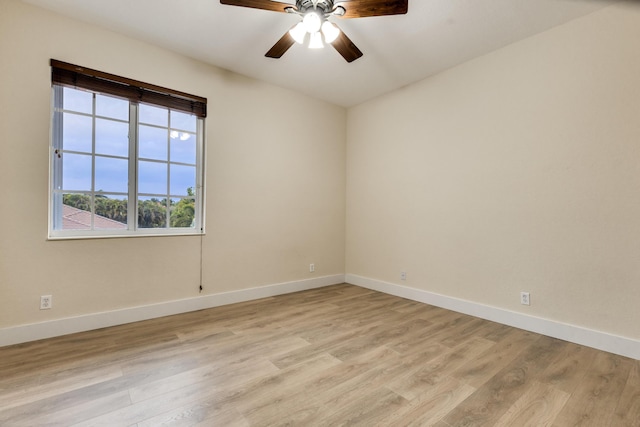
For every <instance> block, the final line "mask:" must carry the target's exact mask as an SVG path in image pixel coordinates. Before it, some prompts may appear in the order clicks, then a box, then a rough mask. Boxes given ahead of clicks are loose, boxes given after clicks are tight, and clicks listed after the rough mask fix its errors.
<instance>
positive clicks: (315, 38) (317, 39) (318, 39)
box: [309, 31, 324, 49]
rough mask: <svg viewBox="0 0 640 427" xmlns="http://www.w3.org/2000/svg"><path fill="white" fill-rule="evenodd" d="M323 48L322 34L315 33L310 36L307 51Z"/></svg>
mask: <svg viewBox="0 0 640 427" xmlns="http://www.w3.org/2000/svg"><path fill="white" fill-rule="evenodd" d="M322 48H324V43H322V34H320V32H318V31H316V32H315V33H312V34H311V39H310V40H309V49H322Z"/></svg>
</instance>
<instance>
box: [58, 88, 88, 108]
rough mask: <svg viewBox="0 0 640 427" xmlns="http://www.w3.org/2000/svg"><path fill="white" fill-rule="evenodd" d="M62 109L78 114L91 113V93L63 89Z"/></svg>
mask: <svg viewBox="0 0 640 427" xmlns="http://www.w3.org/2000/svg"><path fill="white" fill-rule="evenodd" d="M62 108H64V109H65V110H71V111H78V112H80V113H86V114H92V113H93V93H91V92H85V91H84V90H78V89H72V88H70V87H65V88H63V94H62Z"/></svg>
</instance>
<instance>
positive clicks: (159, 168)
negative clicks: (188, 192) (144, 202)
mask: <svg viewBox="0 0 640 427" xmlns="http://www.w3.org/2000/svg"><path fill="white" fill-rule="evenodd" d="M138 192H139V193H143V194H167V193H168V191H167V164H166V163H156V162H145V161H140V162H138Z"/></svg>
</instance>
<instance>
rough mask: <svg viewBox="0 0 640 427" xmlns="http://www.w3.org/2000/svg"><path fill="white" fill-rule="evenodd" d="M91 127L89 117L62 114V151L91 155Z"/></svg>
mask: <svg viewBox="0 0 640 427" xmlns="http://www.w3.org/2000/svg"><path fill="white" fill-rule="evenodd" d="M92 126H93V125H92V120H91V117H86V116H79V115H77V114H72V113H64V114H63V115H62V149H63V150H67V151H81V152H83V153H91V146H92V144H91V141H92V140H93V135H92V134H93V130H92Z"/></svg>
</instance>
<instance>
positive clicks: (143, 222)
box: [138, 197, 167, 228]
mask: <svg viewBox="0 0 640 427" xmlns="http://www.w3.org/2000/svg"><path fill="white" fill-rule="evenodd" d="M166 226H167V199H160V198H158V197H140V198H139V199H138V227H140V228H165V227H166Z"/></svg>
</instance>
